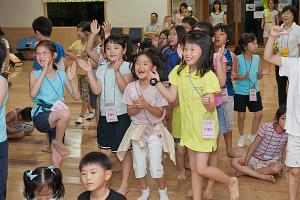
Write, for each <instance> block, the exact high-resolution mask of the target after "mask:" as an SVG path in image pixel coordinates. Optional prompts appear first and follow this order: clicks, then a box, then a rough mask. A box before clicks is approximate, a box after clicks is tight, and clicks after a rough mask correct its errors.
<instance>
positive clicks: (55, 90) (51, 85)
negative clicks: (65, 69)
mask: <svg viewBox="0 0 300 200" xmlns="http://www.w3.org/2000/svg"><path fill="white" fill-rule="evenodd" d="M55 73H56V74H57V75H58V78H59V80H60V83H61V86H62V88H63V82H62V80H61V78H60V75H59V73H57V72H56V71H55ZM46 80H47V81H48V83H49V85H50V86H51V87H52V89H53V90H54V92H55V94H56V95H57V97H58V98H60V99H62V100H64V98H63V97H60V95H59V94H58V92H57V91H56V90H55V88H54V87H53V85H52V84H51V82H50V81H49V79H48V78H47V77H46Z"/></svg>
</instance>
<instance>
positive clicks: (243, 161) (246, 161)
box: [239, 159, 249, 166]
mask: <svg viewBox="0 0 300 200" xmlns="http://www.w3.org/2000/svg"><path fill="white" fill-rule="evenodd" d="M239 164H240V165H243V166H248V164H249V161H248V160H245V159H240V160H239Z"/></svg>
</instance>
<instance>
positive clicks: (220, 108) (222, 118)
mask: <svg viewBox="0 0 300 200" xmlns="http://www.w3.org/2000/svg"><path fill="white" fill-rule="evenodd" d="M217 114H218V121H219V134H220V135H223V134H224V133H227V132H228V130H227V128H226V118H225V112H224V108H223V105H222V104H221V105H219V106H217Z"/></svg>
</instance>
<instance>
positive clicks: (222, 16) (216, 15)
mask: <svg viewBox="0 0 300 200" xmlns="http://www.w3.org/2000/svg"><path fill="white" fill-rule="evenodd" d="M221 5H222V4H221V2H220V1H219V0H215V1H214V3H213V11H212V12H211V13H210V17H209V22H210V23H211V24H212V25H213V26H215V25H217V24H219V23H222V24H225V25H226V24H227V14H226V13H225V12H224V11H222V10H221Z"/></svg>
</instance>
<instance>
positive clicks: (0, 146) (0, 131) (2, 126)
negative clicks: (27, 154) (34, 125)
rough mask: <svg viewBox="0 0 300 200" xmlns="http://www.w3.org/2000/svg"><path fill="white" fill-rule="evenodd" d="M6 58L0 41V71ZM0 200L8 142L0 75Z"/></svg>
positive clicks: (3, 194)
mask: <svg viewBox="0 0 300 200" xmlns="http://www.w3.org/2000/svg"><path fill="white" fill-rule="evenodd" d="M5 57H6V47H5V44H4V43H3V41H2V40H0V71H1V70H2V65H3V62H4V60H5ZM0 88H1V90H0V200H5V199H6V182H7V173H8V172H7V171H8V142H7V133H6V122H5V104H6V100H7V96H8V84H7V80H6V79H5V78H4V77H3V76H1V74H0Z"/></svg>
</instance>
